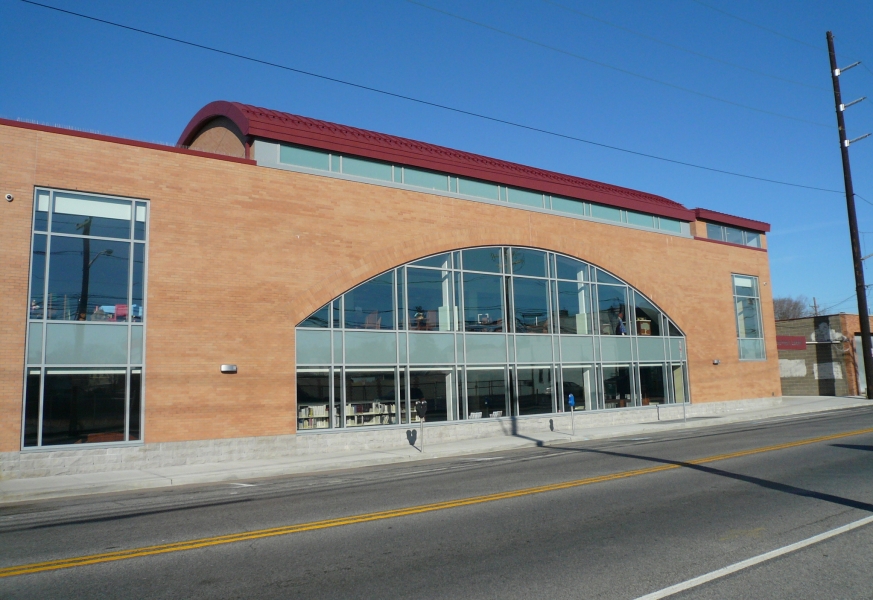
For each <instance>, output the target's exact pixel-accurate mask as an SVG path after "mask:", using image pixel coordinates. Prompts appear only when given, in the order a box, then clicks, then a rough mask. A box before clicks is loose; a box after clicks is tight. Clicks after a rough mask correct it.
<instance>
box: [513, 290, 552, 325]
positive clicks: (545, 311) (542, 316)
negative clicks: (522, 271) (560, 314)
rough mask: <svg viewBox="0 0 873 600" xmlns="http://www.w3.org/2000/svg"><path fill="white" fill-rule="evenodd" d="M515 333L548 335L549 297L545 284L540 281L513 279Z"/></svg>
mask: <svg viewBox="0 0 873 600" xmlns="http://www.w3.org/2000/svg"><path fill="white" fill-rule="evenodd" d="M512 287H513V298H514V300H515V303H514V308H515V331H516V332H518V333H549V331H550V325H549V297H548V291H547V282H546V281H545V280H542V279H527V278H523V277H514V278H513V281H512Z"/></svg>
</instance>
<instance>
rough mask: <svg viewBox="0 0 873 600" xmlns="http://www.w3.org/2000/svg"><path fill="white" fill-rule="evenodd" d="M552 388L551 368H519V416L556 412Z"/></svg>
mask: <svg viewBox="0 0 873 600" xmlns="http://www.w3.org/2000/svg"><path fill="white" fill-rule="evenodd" d="M552 388H553V386H552V368H551V367H518V414H519V415H541V414H546V413H551V412H554V407H553V406H552Z"/></svg>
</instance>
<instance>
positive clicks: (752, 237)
mask: <svg viewBox="0 0 873 600" xmlns="http://www.w3.org/2000/svg"><path fill="white" fill-rule="evenodd" d="M746 246H751V247H752V248H760V247H761V234H760V233H753V232H751V231H747V232H746Z"/></svg>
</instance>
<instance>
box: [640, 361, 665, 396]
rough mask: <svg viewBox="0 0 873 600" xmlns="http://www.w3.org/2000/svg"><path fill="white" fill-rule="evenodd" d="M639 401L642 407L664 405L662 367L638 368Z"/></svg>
mask: <svg viewBox="0 0 873 600" xmlns="http://www.w3.org/2000/svg"><path fill="white" fill-rule="evenodd" d="M640 399H641V401H642V404H643V406H647V405H649V404H664V403H665V402H667V399H666V394H665V393H664V367H663V366H661V365H641V366H640Z"/></svg>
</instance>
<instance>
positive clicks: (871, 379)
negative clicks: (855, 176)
mask: <svg viewBox="0 0 873 600" xmlns="http://www.w3.org/2000/svg"><path fill="white" fill-rule="evenodd" d="M827 38H828V53H829V54H830V59H831V79H832V80H833V83H834V105H835V106H836V109H837V127H838V128H839V133H840V152H841V153H842V157H843V183H844V185H845V188H846V208H847V209H848V212H849V236H850V237H851V240H852V261H853V263H854V265H855V291H856V293H857V295H858V320H859V321H860V322H861V349H862V351H863V353H864V371H865V375H866V379H867V398H871V397H873V354H871V347H870V316H869V312H868V310H867V286H866V285H864V263H863V262H861V242H860V240H859V239H858V217H857V215H856V214H855V190H854V188H853V187H852V169H851V168H850V166H849V146H850V145H851V144H852V142H857V141H859V140H862V139H864V138H865V137H867V136H868V135H870V134H869V133H868V134H866V135H863V136H861V137H858V138H855V139H854V140H850V139H848V138H847V137H846V123H845V120H844V119H843V111H844V110H846V108H847V107H849V106H851V105H852V104H855V103H857V102H860V101H861V100H863V99H864V98H861V99H859V100H855V101H853V102H850V103H849V104H843V100H842V96H841V95H840V74H841V73H842V72H844V71H846V70H848V69H851V68H852V67H854V66H857V65H858V64H860V61H859V62H856V63H854V64H851V65H849V66H848V67H846V68H844V69H840V68H839V67H837V56H836V51H835V50H834V34H833V33H831V32H830V31H828V32H827Z"/></svg>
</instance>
